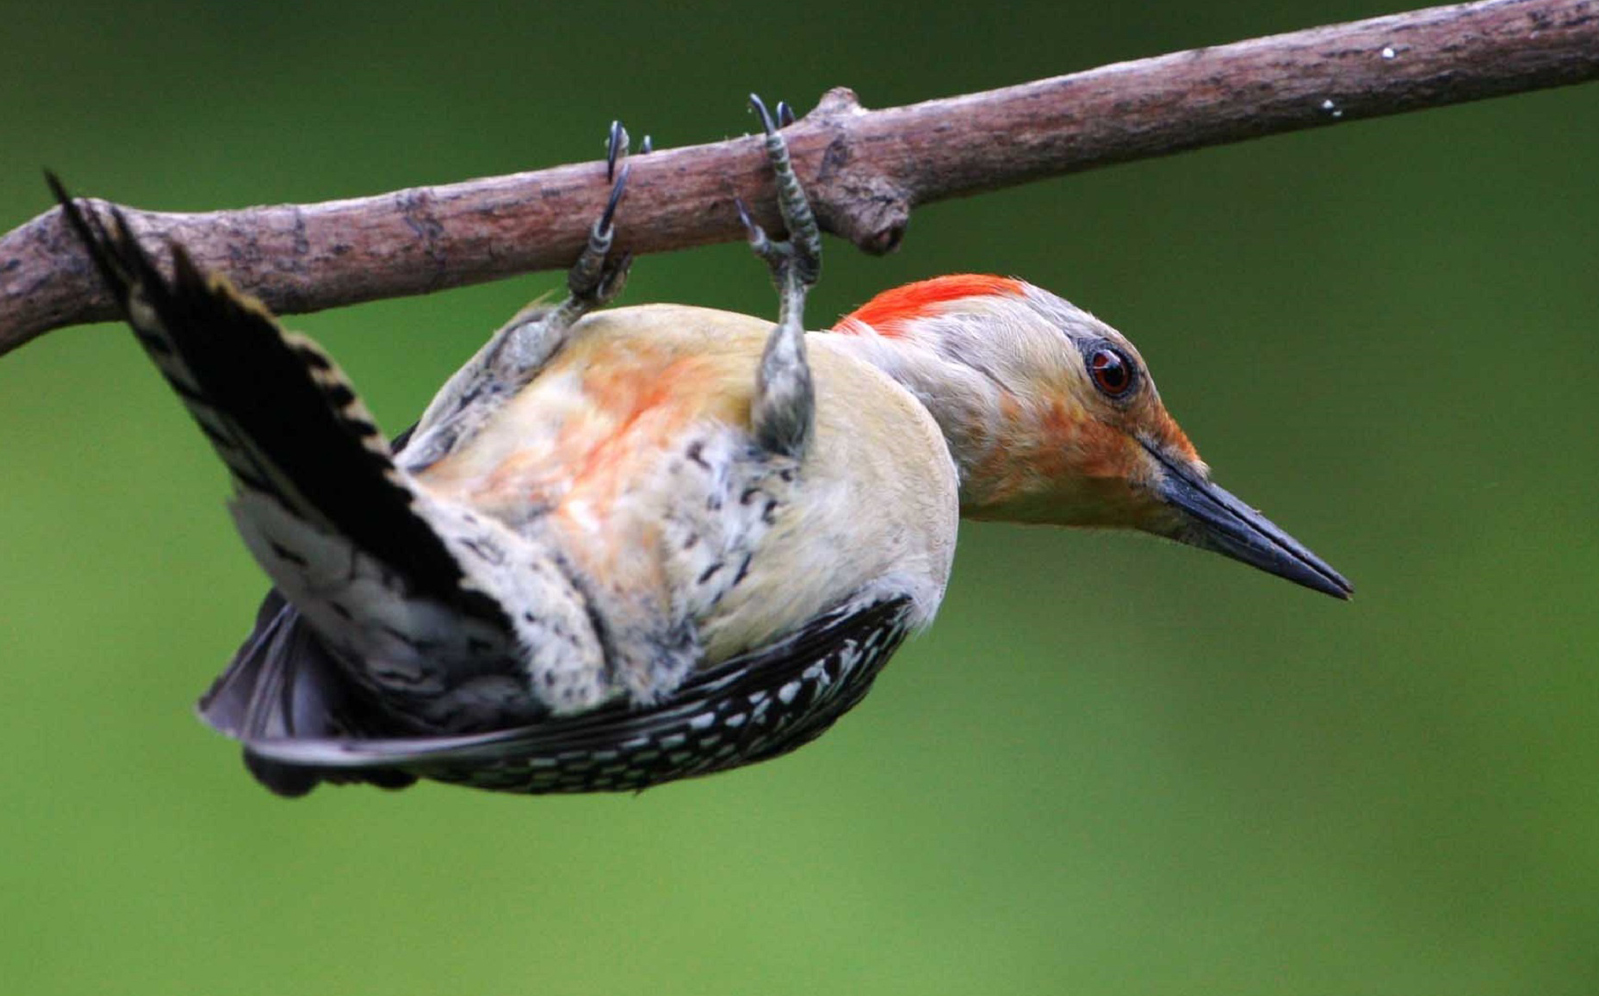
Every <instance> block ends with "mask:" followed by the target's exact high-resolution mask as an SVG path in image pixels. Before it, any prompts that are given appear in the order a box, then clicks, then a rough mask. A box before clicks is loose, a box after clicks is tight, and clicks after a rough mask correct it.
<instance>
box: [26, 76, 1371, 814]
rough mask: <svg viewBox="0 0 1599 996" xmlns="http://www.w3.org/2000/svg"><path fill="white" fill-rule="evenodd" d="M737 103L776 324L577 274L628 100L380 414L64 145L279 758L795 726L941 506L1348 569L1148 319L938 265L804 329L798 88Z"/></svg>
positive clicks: (599, 760) (732, 733) (642, 778)
mask: <svg viewBox="0 0 1599 996" xmlns="http://www.w3.org/2000/svg"><path fill="white" fill-rule="evenodd" d="M752 104H753V105H754V107H755V108H756V110H757V112H758V113H759V115H760V117H761V120H762V124H763V126H764V132H765V136H764V143H765V150H766V154H767V159H768V162H769V164H770V166H771V169H772V171H773V174H774V179H775V185H776V192H777V202H778V207H779V211H780V214H781V217H782V219H783V222H784V225H785V228H786V230H787V233H788V234H787V237H786V238H785V239H782V240H778V239H774V238H771V237H769V236H768V235H767V233H765V232H764V231H762V230H761V228H760V227H759V226H758V225H756V224H755V223H754V222H752V221H750V219H749V216H748V214H747V212H746V211H745V209H744V206H743V205H742V204H739V205H738V210H739V213H740V216H741V217H742V218H743V220H744V223H745V225H746V227H747V230H748V233H749V236H750V243H751V246H752V248H753V250H754V252H755V253H756V255H757V256H758V257H760V258H761V259H762V260H764V261H765V263H766V264H767V266H768V268H769V270H770V272H771V275H772V277H773V280H774V283H775V284H776V286H777V290H778V297H779V308H778V319H777V321H776V323H775V324H774V323H772V322H771V321H769V320H763V319H761V318H756V317H751V316H747V315H738V314H732V313H728V312H723V311H714V310H710V309H705V308H695V307H689V306H683V305H669V304H655V305H643V306H637V307H629V308H618V309H613V310H608V311H598V310H596V309H598V308H599V307H600V306H602V305H604V304H607V303H609V302H610V301H611V300H612V299H613V298H614V297H615V296H616V295H617V294H618V293H619V292H620V290H621V287H622V284H623V283H624V281H625V278H626V274H627V271H628V266H629V262H630V261H629V259H628V257H627V255H626V254H625V253H617V252H613V251H612V242H613V238H614V221H615V217H616V215H617V213H618V205H619V202H620V201H621V199H622V196H623V194H624V192H625V189H626V182H627V177H628V171H629V167H630V164H629V162H628V160H627V158H626V146H627V140H626V137H625V132H623V131H622V130H621V129H620V127H619V126H616V125H613V127H612V133H611V145H610V154H609V156H608V176H609V177H610V182H611V196H610V199H609V202H608V203H607V205H606V207H605V209H604V211H603V212H602V214H601V216H600V217H599V218H598V219H597V220H596V221H595V223H594V225H593V226H592V228H591V229H590V233H589V240H588V244H587V246H586V248H585V249H584V250H583V253H582V255H581V257H580V259H579V260H578V261H577V263H576V264H575V265H574V266H573V268H572V270H571V271H570V273H569V275H568V281H567V283H568V293H567V295H566V297H565V299H564V300H563V301H562V302H560V303H559V304H557V305H555V306H547V305H543V304H535V305H531V306H529V307H528V308H525V309H523V310H522V311H521V312H519V313H518V314H517V315H516V316H514V317H513V318H512V319H511V320H510V321H509V322H508V323H507V324H506V325H505V326H504V327H502V328H501V329H500V330H499V331H498V332H496V333H495V334H494V335H493V336H492V337H491V338H490V339H489V341H488V343H487V344H486V345H485V346H484V347H483V348H482V349H481V350H480V351H479V352H478V353H477V354H476V355H475V356H474V357H473V358H472V359H471V360H470V361H468V363H467V364H466V365H465V366H464V367H463V368H462V369H461V370H460V371H458V372H457V373H456V374H455V375H454V376H452V377H451V378H450V379H449V381H448V382H447V383H446V384H445V385H444V387H443V388H442V389H441V390H440V391H439V393H438V395H437V396H436V397H435V398H434V400H433V402H432V403H431V404H430V405H429V406H428V408H427V410H426V411H425V412H424V414H423V415H422V417H421V419H420V421H419V422H418V423H417V424H416V425H415V426H414V427H413V428H412V429H410V430H408V431H407V432H406V433H404V434H403V435H402V437H401V438H399V439H397V440H395V441H394V442H393V443H390V442H388V441H386V440H385V439H384V438H383V437H382V436H381V435H380V434H379V431H378V429H377V426H376V424H375V422H374V420H373V419H372V417H371V415H370V414H369V413H368V412H367V410H366V408H365V407H364V405H363V404H362V403H361V401H360V399H359V397H358V395H357V394H356V392H355V390H354V388H353V387H352V386H351V385H350V383H349V382H348V380H347V379H346V378H345V377H344V375H343V374H342V373H341V372H340V371H339V369H338V367H337V366H336V365H335V364H334V363H333V361H332V360H331V358H329V357H328V355H327V354H326V353H324V352H323V351H322V350H321V349H320V348H319V347H317V346H316V345H315V344H314V343H312V342H311V341H310V340H308V339H306V338H304V337H301V336H298V335H295V334H292V333H286V332H284V331H282V330H281V329H280V328H279V326H278V324H277V322H276V320H275V319H274V318H273V316H272V315H271V314H270V313H269V312H268V311H267V310H266V308H265V307H264V306H262V305H261V304H259V303H258V302H256V301H254V300H253V299H251V298H249V297H247V296H245V295H243V294H241V293H240V292H238V291H236V290H235V289H234V288H233V287H232V286H231V285H230V284H229V283H228V282H227V281H226V280H225V279H224V278H223V277H221V276H218V275H208V274H205V273H202V272H201V271H200V269H199V268H198V267H197V266H196V265H195V264H194V263H193V261H192V260H191V258H190V257H189V256H188V254H187V253H186V252H185V251H184V250H183V248H182V246H180V245H177V244H171V245H170V246H169V247H168V249H169V252H170V257H171V265H170V276H168V275H165V274H164V273H163V271H162V268H161V267H160V266H158V265H157V264H156V261H155V260H154V259H153V258H152V257H151V255H150V254H149V253H147V251H146V250H145V249H144V248H143V247H141V246H140V244H139V242H138V240H137V239H136V238H135V237H134V235H133V233H132V232H131V231H130V230H129V227H128V225H127V223H126V222H125V220H124V219H123V217H122V216H121V214H120V213H118V212H117V211H116V210H115V209H114V208H113V209H112V210H111V212H110V214H111V216H110V219H109V221H106V220H105V219H102V218H101V217H100V215H99V213H98V212H96V211H94V210H93V209H91V207H89V206H88V205H87V204H85V205H79V204H78V203H77V202H75V201H73V200H72V199H71V198H70V197H68V195H67V194H66V193H65V191H64V190H62V189H61V187H60V184H59V183H58V182H57V181H56V180H55V178H54V177H51V178H50V179H51V183H52V186H53V187H54V189H55V192H56V196H57V198H58V199H59V201H60V202H61V205H62V208H63V211H64V212H65V216H66V218H67V220H68V222H69V224H70V226H71V228H72V229H73V231H75V232H76V233H77V235H78V237H79V238H80V239H81V240H82V241H83V243H84V244H85V246H86V247H87V250H88V252H89V255H90V257H91V258H92V260H93V263H94V265H95V267H96V269H97V270H98V272H99V274H100V276H101V278H102V279H103V280H104V282H105V283H106V285H107V286H108V287H109V288H110V290H111V292H112V293H113V295H114V297H115V298H116V300H117V301H118V303H119V305H120V306H121V309H122V312H123V314H124V316H125V317H126V319H127V321H128V322H129V324H130V325H131V326H132V327H133V330H134V332H135V333H136V335H137V337H138V339H139V341H140V342H141V343H142V344H143V345H144V347H145V349H146V351H147V352H148V353H149V355H150V357H151V358H152V360H153V361H154V362H155V364H156V366H157V367H158V368H159V369H160V370H161V372H162V373H163V374H164V375H165V377H166V378H167V380H168V381H169V382H170V384H171V386H172V388H173V389H174V390H175V392H176V393H177V394H178V395H179V397H180V398H181V399H182V400H183V402H184V403H185V404H186V405H187V407H188V409H189V411H190V413H191V415H192V416H193V417H194V419H195V421H196V422H197V423H198V424H199V426H200V428H201V430H202V431H203V433H204V434H205V435H206V436H207V438H208V439H209V440H210V442H211V444H212V446H213V447H214V448H215V450H216V452H217V454H218V455H219V456H220V457H221V459H222V461H223V462H224V463H225V464H226V466H227V468H228V470H229V472H230V475H231V477H232V482H233V485H234V489H235V495H234V498H233V500H232V502H231V504H230V508H231V511H232V514H233V517H234V520H235V523H236V524H237V527H238V530H239V532H240V534H241V535H242V537H243V538H244V541H245V543H246V545H247V546H248V548H249V550H250V552H251V553H252V554H253V555H254V557H255V559H256V560H257V561H258V562H259V563H260V565H261V567H262V568H263V569H264V570H265V571H266V573H267V574H268V575H269V576H270V577H271V579H272V581H273V583H274V585H275V587H274V589H273V590H272V591H271V592H270V593H269V594H268V595H267V597H266V599H265V601H264V602H263V603H262V606H261V608H260V611H259V613H258V616H257V620H256V625H255V628H254V631H253V632H252V633H251V634H250V636H249V637H248V638H247V639H246V640H245V642H244V644H243V646H242V647H241V648H240V649H239V651H238V653H237V654H236V655H235V657H234V659H233V661H232V662H231V664H230V665H229V666H228V668H227V669H226V671H225V672H224V673H223V674H222V676H221V677H220V678H218V679H217V681H216V683H215V684H214V686H213V687H212V688H211V690H210V691H209V692H208V693H207V694H206V696H205V697H204V698H203V699H202V700H201V703H200V713H201V716H202V717H203V718H204V719H205V721H206V722H208V723H210V724H211V725H212V726H214V727H215V728H217V729H218V730H220V731H221V732H223V733H225V734H227V735H229V736H231V737H233V738H235V739H237V740H239V741H241V742H242V744H243V746H244V753H245V759H246V763H247V765H248V766H249V768H250V770H251V771H252V773H253V774H254V775H255V776H256V777H257V779H258V780H260V781H261V782H262V783H263V784H264V785H266V787H268V788H269V789H271V790H273V791H274V792H277V793H279V794H282V795H287V796H293V795H301V794H304V793H305V792H308V791H310V790H311V789H312V788H313V787H315V786H316V785H317V784H318V783H321V782H330V783H342V782H367V783H371V784H375V785H379V786H383V787H389V788H398V787H403V786H405V785H409V784H411V783H412V782H414V781H415V780H416V779H417V778H419V777H420V778H430V779H436V780H440V781H445V782H452V783H459V784H465V785H470V786H476V787H479V788H485V789H492V790H499V791H510V792H521V793H550V792H579V791H599V790H636V789H640V788H644V787H648V786H651V785H655V784H659V783H662V782H668V781H672V780H675V779H680V778H685V777H690V776H696V775H703V774H708V773H710V772H714V771H720V770H724V769H727V768H732V767H737V766H740V765H744V764H749V763H752V762H756V761H761V760H765V759H767V758H771V757H775V756H777V755H780V754H783V753H786V752H788V751H791V750H793V749H794V748H796V747H798V746H800V745H802V744H804V743H806V742H808V741H809V740H811V739H813V738H815V737H816V736H818V735H819V734H821V733H822V732H823V731H825V730H826V729H827V728H828V727H829V726H830V725H831V724H832V723H833V722H834V721H835V720H836V719H837V718H838V717H839V716H840V715H841V714H842V713H844V712H845V711H846V710H848V709H849V708H850V707H852V706H853V705H854V704H855V703H856V702H858V701H859V700H860V699H861V697H862V696H864V695H865V694H866V692H867V690H868V689H869V688H870V686H871V684H872V681H873V679H874V678H875V676H876V675H877V673H878V672H879V670H880V669H881V668H882V667H883V665H884V664H885V663H886V662H887V660H888V659H889V657H890V656H891V655H892V654H893V652H894V651H895V649H897V647H898V646H899V645H900V643H901V641H902V640H903V639H904V638H905V637H906V636H907V635H908V634H909V633H912V632H914V631H917V630H920V629H921V628H923V627H925V626H927V625H928V624H929V623H930V622H931V621H932V619H933V616H934V613H935V612H936V611H937V609H938V605H939V602H940V600H941V599H942V597H943V594H944V590H945V585H946V583H947V581H948V578H949V571H950V565H951V561H952V558H953V555H954V549H955V535H956V527H957V523H958V519H959V518H960V517H961V516H966V517H969V518H977V519H997V520H1007V521H1016V522H1029V523H1054V524H1060V525H1077V526H1107V527H1126V528H1133V529H1138V530H1142V531H1145V532H1149V533H1153V534H1156V535H1159V536H1164V537H1168V538H1170V539H1174V540H1177V541H1179V542H1181V543H1186V544H1190V545H1193V546H1197V547H1201V548H1204V549H1209V550H1213V551H1216V552H1219V553H1222V554H1224V555H1226V556H1228V557H1231V558H1234V559H1237V560H1240V561H1243V562H1244V563H1247V564H1250V565H1252V566H1255V567H1257V568H1260V569H1262V570H1265V571H1267V572H1270V573H1272V574H1276V575H1279V576H1281V577H1284V578H1286V579H1288V580H1290V581H1294V582H1296V583H1299V584H1301V585H1305V586H1307V587H1309V588H1312V589H1315V590H1318V591H1321V592H1325V593H1327V594H1330V595H1334V596H1336V597H1340V598H1346V597H1348V596H1349V594H1350V593H1351V591H1352V589H1351V587H1350V585H1349V583H1348V582H1347V581H1345V580H1344V578H1343V577H1341V576H1340V575H1339V574H1338V573H1337V572H1336V571H1334V570H1333V569H1332V568H1331V567H1329V566H1328V565H1327V564H1326V563H1324V562H1323V561H1322V560H1320V559H1319V558H1317V557H1316V556H1315V555H1314V554H1312V553H1311V552H1310V551H1309V550H1307V549H1306V548H1305V547H1303V546H1302V545H1300V544H1299V543H1297V542H1296V541H1295V540H1293V539H1292V538H1290V537H1289V536H1288V535H1287V534H1286V533H1284V532H1283V531H1282V530H1280V529H1278V528H1277V527H1276V526H1275V525H1273V524H1272V523H1271V522H1269V521H1268V520H1267V519H1265V518H1264V517H1263V516H1261V515H1260V514H1259V513H1258V512H1256V511H1255V510H1254V509H1252V508H1250V507H1249V506H1247V505H1245V504H1244V503H1243V502H1241V501H1240V500H1238V499H1237V498H1235V497H1233V496H1232V495H1231V494H1229V493H1228V492H1227V491H1225V490H1223V489H1222V488H1220V487H1218V486H1217V485H1216V484H1214V483H1213V482H1212V481H1211V480H1210V474H1209V470H1208V469H1207V467H1206V465H1205V464H1204V463H1203V462H1202V461H1201V460H1200V458H1199V455H1198V453H1197V452H1196V451H1195V449H1194V447H1193V445H1192V444H1191V443H1190V442H1189V441H1188V438H1187V437H1186V436H1185V435H1184V433H1183V431H1182V430H1181V429H1180V428H1179V427H1178V425H1177V423H1176V422H1175V421H1174V420H1173V419H1172V417H1171V416H1170V415H1169V414H1168V413H1167V411H1166V409H1165V407H1164V406H1163V404H1162V403H1161V400H1160V396H1159V394H1158V393H1157V391H1156V389H1155V384H1154V381H1153V380H1152V379H1151V377H1150V374H1149V372H1148V368H1147V367H1146V366H1145V364H1144V361H1143V358H1142V357H1141V356H1140V355H1139V353H1138V351H1137V350H1136V349H1134V348H1133V346H1132V344H1131V343H1130V342H1128V341H1127V339H1126V338H1124V337H1123V336H1122V335H1121V334H1120V333H1118V332H1117V331H1115V330H1114V329H1112V328H1111V327H1110V326H1108V325H1106V324H1105V323H1104V322H1101V321H1100V320H1098V319H1097V318H1095V317H1094V316H1092V315H1090V314H1089V313H1087V312H1085V311H1083V310H1081V309H1079V308H1077V307H1075V306H1073V305H1072V304H1070V303H1068V302H1066V301H1065V300H1063V299H1061V298H1059V297H1057V296H1055V295H1054V294H1051V293H1049V292H1048V291H1045V290H1042V289H1040V288H1038V287H1035V286H1033V285H1031V284H1029V283H1026V282H1025V281H1022V280H1019V279H1015V278H1011V277H999V276H990V275H980V274H960V275H954V276H946V277H939V278H935V279H932V280H924V281H920V282H917V283H913V284H910V285H908V286H904V287H900V288H897V289H894V290H890V291H887V292H885V293H882V294H880V295H878V296H877V297H875V298H873V299H872V300H871V301H869V302H867V303H866V304H865V305H863V306H862V307H860V308H859V309H857V310H856V311H854V312H853V313H851V314H850V315H848V316H846V317H844V318H843V319H842V320H840V321H839V322H838V323H837V324H836V325H834V326H833V327H832V328H831V329H829V330H827V331H821V332H806V331H805V326H804V324H803V309H804V303H805V298H806V294H807V292H808V290H809V288H810V287H811V286H812V284H814V282H815V280H816V279H817V276H818V273H819V269H820V249H821V243H820V235H819V232H818V229H817V225H816V222H815V219H814V217H813V215H812V213H811V210H810V206H809V204H808V202H807V200H806V197H805V194H804V191H803V189H802V188H801V185H800V183H799V182H798V180H797V179H796V177H795V175H794V172H793V169H792V166H791V164H790V162H789V156H788V151H787V146H786V144H785V142H784V140H783V137H782V135H781V130H780V129H781V127H782V126H784V125H786V124H787V123H789V122H790V121H792V115H791V114H790V113H789V111H788V109H787V107H786V105H782V104H779V105H778V108H777V115H776V117H775V119H774V117H773V116H772V115H771V114H769V113H768V112H767V110H766V108H765V106H764V105H763V104H762V103H761V102H760V101H759V99H758V98H754V97H752ZM646 141H647V140H646Z"/></svg>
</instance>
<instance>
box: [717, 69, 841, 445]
mask: <svg viewBox="0 0 1599 996" xmlns="http://www.w3.org/2000/svg"><path fill="white" fill-rule="evenodd" d="M750 104H751V105H752V106H753V107H754V108H755V111H756V113H757V114H759V115H760V116H761V125H762V127H763V128H764V129H765V130H766V158H767V161H768V162H770V163H771V165H772V172H773V173H775V174H776V178H777V209H778V213H779V214H780V215H781V216H782V218H783V226H784V227H785V228H786V229H788V238H786V239H783V240H777V239H773V238H771V237H770V236H768V235H767V234H766V231H765V229H763V228H761V226H760V225H758V224H756V223H755V221H754V219H752V218H751V217H750V214H749V211H748V210H747V209H746V208H745V207H744V204H743V203H742V202H737V206H738V216H739V220H741V221H742V222H743V223H744V229H745V231H747V232H748V233H749V240H750V248H751V249H752V250H753V251H754V252H755V255H757V256H759V257H760V258H761V259H763V260H765V261H766V265H767V267H768V268H770V270H771V271H772V280H773V282H774V283H776V284H777V292H778V299H779V306H778V317H777V325H776V326H775V327H774V328H773V329H772V334H771V337H770V338H768V339H767V341H766V349H765V351H764V352H763V353H762V354H761V365H760V369H759V371H758V372H757V375H756V382H755V383H756V391H755V401H754V405H753V408H752V411H751V416H752V420H753V422H754V426H755V434H756V438H757V439H758V440H759V442H760V443H761V445H762V446H764V447H765V448H766V449H767V450H768V451H770V452H773V453H780V454H784V455H787V456H793V457H798V456H799V455H800V454H801V452H802V451H803V449H804V447H805V442H806V440H807V439H809V437H810V431H811V423H812V422H813V421H814V411H815V392H814V389H813V387H812V385H811V370H810V365H809V364H808V363H807V362H806V359H805V295H806V293H807V292H808V291H809V290H810V288H811V285H813V284H815V283H816V278H817V277H818V276H819V275H820V274H821V270H822V235H821V231H820V230H819V229H818V228H817V227H816V216H815V215H814V214H813V213H812V212H811V204H810V201H809V200H808V199H807V198H806V196H805V189H804V188H803V187H801V186H800V182H799V178H798V177H796V176H795V175H794V166H793V163H792V162H791V161H790V160H789V154H788V143H787V142H786V141H785V140H784V139H783V136H782V135H781V134H780V133H779V132H778V128H779V127H786V126H787V125H790V124H792V123H793V122H794V114H793V112H792V111H791V110H789V107H788V104H786V103H781V102H780V103H779V104H778V105H777V117H776V119H775V120H774V119H773V117H772V115H771V113H769V112H768V111H767V109H766V105H765V104H764V103H762V102H761V98H759V97H757V96H756V95H755V94H753V93H752V94H750Z"/></svg>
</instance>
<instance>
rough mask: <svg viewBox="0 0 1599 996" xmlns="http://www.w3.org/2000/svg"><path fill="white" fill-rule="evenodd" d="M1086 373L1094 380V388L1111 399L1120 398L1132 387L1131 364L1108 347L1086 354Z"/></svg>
mask: <svg viewBox="0 0 1599 996" xmlns="http://www.w3.org/2000/svg"><path fill="white" fill-rule="evenodd" d="M1088 373H1089V376H1091V377H1093V378H1094V386H1095V387H1097V388H1099V389H1100V390H1101V391H1104V392H1105V393H1106V394H1108V395H1110V396H1111V397H1113V398H1119V397H1121V396H1122V395H1124V394H1126V393H1127V391H1128V389H1129V388H1131V387H1132V386H1133V365H1132V363H1131V362H1129V361H1128V359H1127V357H1125V356H1123V355H1122V354H1121V353H1119V352H1117V351H1116V350H1114V349H1111V348H1110V347H1108V346H1101V347H1100V348H1098V349H1096V350H1094V351H1093V352H1092V353H1090V354H1088Z"/></svg>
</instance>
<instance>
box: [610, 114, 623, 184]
mask: <svg viewBox="0 0 1599 996" xmlns="http://www.w3.org/2000/svg"><path fill="white" fill-rule="evenodd" d="M626 155H627V129H626V128H624V127H622V122H621V121H612V122H611V134H610V136H609V138H608V139H607V140H606V143H605V182H606V183H611V182H612V181H614V180H615V179H616V163H617V161H618V159H619V158H622V157H625V156H626Z"/></svg>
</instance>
